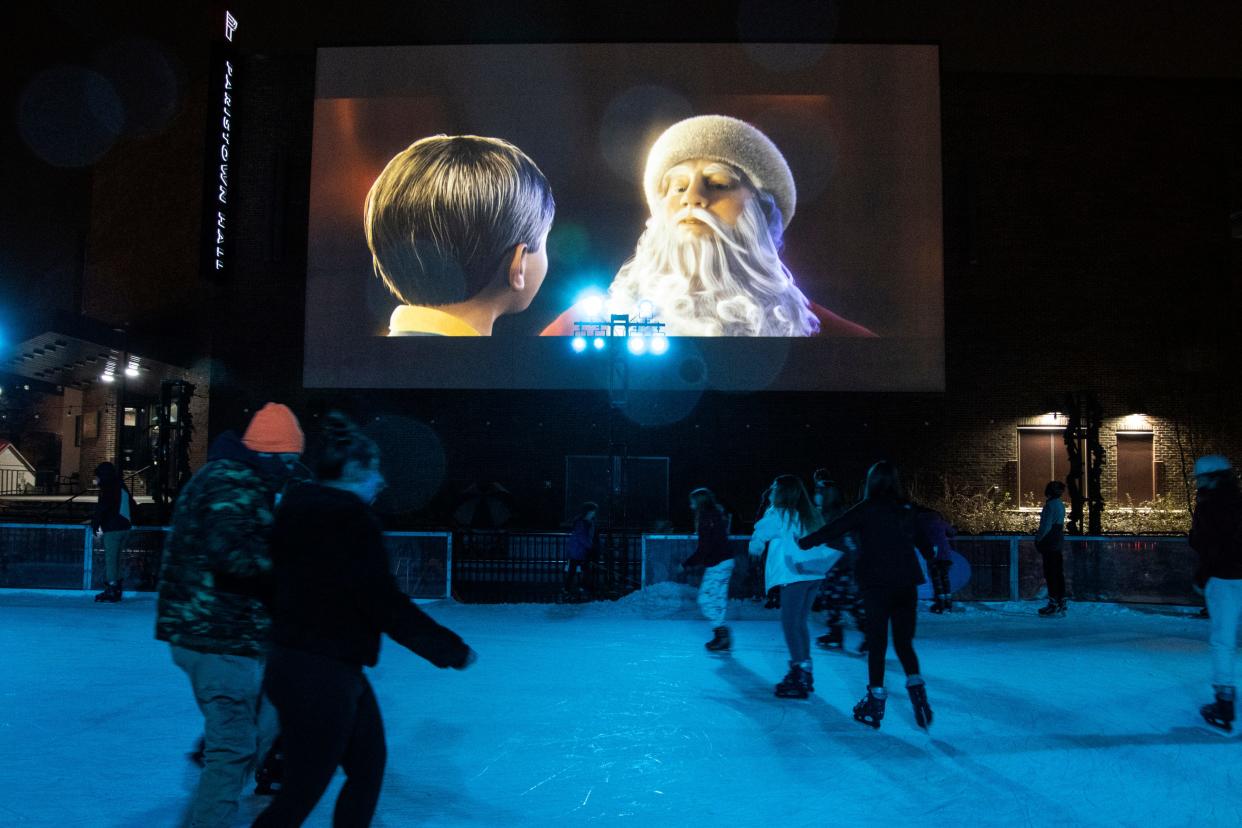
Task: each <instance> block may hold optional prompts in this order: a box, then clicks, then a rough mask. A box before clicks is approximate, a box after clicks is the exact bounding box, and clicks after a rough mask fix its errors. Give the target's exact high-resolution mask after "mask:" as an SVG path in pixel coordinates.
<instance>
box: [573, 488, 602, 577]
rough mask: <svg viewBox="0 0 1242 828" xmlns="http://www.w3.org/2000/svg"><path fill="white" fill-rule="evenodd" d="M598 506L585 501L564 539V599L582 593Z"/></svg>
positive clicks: (593, 546) (592, 548)
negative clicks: (567, 535)
mask: <svg viewBox="0 0 1242 828" xmlns="http://www.w3.org/2000/svg"><path fill="white" fill-rule="evenodd" d="M598 511H599V504H597V503H595V502H594V501H591V500H588V501H585V502H584V503H583V504H582V505H581V506H580V507H579V508H578V515H577V517H575V518H574V523H573V526H571V527H570V529H569V537H568V538H566V539H565V598H566V599H567V600H574V599H577V598H580V597H581V596H582V593H583V589H582V584H583V580H584V577H585V575H586V563H587V559H588V558H590V557H591V552H592V551H593V550H594V549H595V514H596V512H598Z"/></svg>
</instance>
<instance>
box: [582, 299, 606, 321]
mask: <svg viewBox="0 0 1242 828" xmlns="http://www.w3.org/2000/svg"><path fill="white" fill-rule="evenodd" d="M604 302H605V297H604V295H603V294H602V293H594V292H592V293H587V294H585V295H583V296H579V297H578V302H577V305H578V307H579V308H581V309H582V313H583V315H585V316H586V318H587V319H602V318H603V317H604Z"/></svg>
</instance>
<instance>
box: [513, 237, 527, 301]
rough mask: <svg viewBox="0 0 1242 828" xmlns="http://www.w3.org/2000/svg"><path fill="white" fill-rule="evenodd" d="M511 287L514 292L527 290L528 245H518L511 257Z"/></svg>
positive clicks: (515, 246)
mask: <svg viewBox="0 0 1242 828" xmlns="http://www.w3.org/2000/svg"><path fill="white" fill-rule="evenodd" d="M509 287H510V288H512V289H513V290H518V291H521V290H525V289H526V245H525V244H517V245H514V247H513V254H512V255H511V256H510V257H509Z"/></svg>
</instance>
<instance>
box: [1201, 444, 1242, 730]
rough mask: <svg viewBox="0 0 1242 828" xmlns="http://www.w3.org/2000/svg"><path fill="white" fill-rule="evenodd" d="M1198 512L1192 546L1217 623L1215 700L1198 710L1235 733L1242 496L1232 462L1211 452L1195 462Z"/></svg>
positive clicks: (1241, 614)
mask: <svg viewBox="0 0 1242 828" xmlns="http://www.w3.org/2000/svg"><path fill="white" fill-rule="evenodd" d="M1194 475H1195V487H1196V488H1197V490H1198V491H1197V493H1196V495H1195V513H1194V518H1193V519H1192V521H1191V526H1190V545H1191V547H1193V548H1194V550H1195V551H1196V552H1198V553H1199V568H1198V570H1197V571H1196V572H1195V586H1196V587H1198V588H1199V589H1201V590H1203V593H1204V596H1205V597H1206V598H1207V605H1208V609H1209V610H1210V616H1211V620H1212V631H1211V633H1210V635H1209V638H1208V640H1209V642H1210V643H1211V647H1212V688H1213V689H1214V690H1215V693H1216V700H1215V701H1213V702H1212V703H1211V704H1205V705H1204V706H1203V707H1201V708H1200V709H1199V712H1200V713H1201V714H1202V715H1203V719H1204V721H1206V722H1207V723H1208V725H1210V726H1211V727H1213V728H1216V729H1218V730H1221V731H1224V732H1225V733H1231V732H1232V731H1233V719H1234V703H1235V701H1236V697H1237V684H1236V683H1235V680H1234V664H1233V663H1234V660H1235V659H1236V657H1237V652H1238V647H1237V643H1238V622H1239V620H1240V619H1242V493H1239V491H1238V476H1237V474H1236V473H1235V472H1234V470H1233V467H1232V466H1231V465H1230V464H1229V461H1228V460H1227V459H1225V458H1224V457H1222V456H1221V455H1219V454H1209V455H1207V456H1206V457H1200V458H1199V459H1198V460H1196V461H1195V467H1194Z"/></svg>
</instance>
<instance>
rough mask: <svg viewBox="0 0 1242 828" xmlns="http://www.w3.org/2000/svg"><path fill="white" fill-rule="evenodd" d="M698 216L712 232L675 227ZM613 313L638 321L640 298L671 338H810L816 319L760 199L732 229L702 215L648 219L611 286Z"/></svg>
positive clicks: (691, 213) (695, 212)
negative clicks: (770, 228)
mask: <svg viewBox="0 0 1242 828" xmlns="http://www.w3.org/2000/svg"><path fill="white" fill-rule="evenodd" d="M685 218H693V219H697V220H699V221H701V222H703V223H704V224H706V225H707V226H708V228H710V230H711V232H709V233H699V234H695V233H691V232H688V231H686V230H683V229H681V228H679V227H678V222H680V221H681V220H683V219H685ZM608 292H609V302H608V307H609V310H610V311H611V312H612V313H628V314H629V315H630V316H631V317H632V318H636V317H637V316H638V314H637V307H638V304H639V302H641V301H642V300H648V301H650V302H651V303H652V304H653V305H654V306H655V321H657V322H663V323H665V326H666V327H665V331H666V333H668V334H669V335H670V336H812V335H814V334H815V333H818V331H819V319H817V318H816V317H815V314H814V313H812V312H811V303H810V301H809V300H808V299H807V298H806V296H805V295H804V294H803V293H802V291H801V290H799V289H798V286H797V285H796V284H795V283H794V280H793V275H792V274H791V273H790V272H789V268H787V267H785V264H784V262H782V261H781V259H780V255H779V253H778V252H777V249H776V245H775V243H774V242H773V240H772V235H771V233H770V232H769V231H768V227H767V223H766V221H765V219H764V215H763V211H762V209H761V208H760V206H759V203H758V201H757V200H754V199H752V200H751V201H749V202H748V203H747V204H746V207H745V208H744V209H743V212H742V215H741V216H739V217H738V221H737V225H736V226H735V227H729V226H728V225H726V224H724V223H723V222H721V221H720V220H719V219H718V218H716V217H715V216H714V215H712V214H711V213H709V212H707V211H706V210H701V209H697V208H688V209H686V210H684V211H682V212H681V213H678V214H677V215H676V216H674V217H673V218H672V219H666V218H663V217H659V218H657V217H655V216H652V217H651V218H650V219H648V220H647V227H646V229H645V230H644V231H643V234H642V236H640V237H639V239H638V244H637V247H636V249H635V251H634V255H633V257H631V258H630V260H629V261H627V262H626V263H625V264H624V265H622V266H621V269H620V270H619V271H618V272H617V276H616V278H615V279H613V282H612V286H611V287H610V288H609V289H608Z"/></svg>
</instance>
